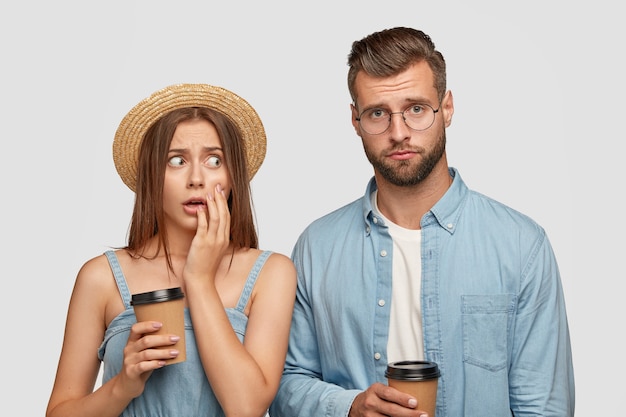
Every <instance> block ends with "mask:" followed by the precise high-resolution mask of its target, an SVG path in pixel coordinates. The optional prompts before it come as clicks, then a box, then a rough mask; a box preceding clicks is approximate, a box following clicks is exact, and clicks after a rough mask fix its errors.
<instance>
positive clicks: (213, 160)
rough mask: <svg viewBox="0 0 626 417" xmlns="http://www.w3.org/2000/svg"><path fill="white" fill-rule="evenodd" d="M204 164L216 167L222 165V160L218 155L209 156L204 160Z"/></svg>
mask: <svg viewBox="0 0 626 417" xmlns="http://www.w3.org/2000/svg"><path fill="white" fill-rule="evenodd" d="M206 164H207V165H208V166H210V167H213V168H218V167H220V166H222V160H221V159H220V158H219V157H218V156H209V158H208V159H207V160H206Z"/></svg>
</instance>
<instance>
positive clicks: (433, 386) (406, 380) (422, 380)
mask: <svg viewBox="0 0 626 417" xmlns="http://www.w3.org/2000/svg"><path fill="white" fill-rule="evenodd" d="M439 376H440V372H439V366H437V364H436V363H435V362H427V361H400V362H392V363H389V364H388V365H387V370H386V371H385V377H387V381H388V385H389V386H390V387H393V388H395V389H397V390H398V391H402V392H406V393H407V394H411V395H412V396H413V397H415V398H416V399H417V408H418V409H420V410H424V411H426V412H427V413H428V417H435V405H436V404H437V383H438V382H439Z"/></svg>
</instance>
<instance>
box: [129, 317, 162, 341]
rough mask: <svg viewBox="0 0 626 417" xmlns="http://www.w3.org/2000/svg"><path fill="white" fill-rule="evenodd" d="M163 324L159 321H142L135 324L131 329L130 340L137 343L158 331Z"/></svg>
mask: <svg viewBox="0 0 626 417" xmlns="http://www.w3.org/2000/svg"><path fill="white" fill-rule="evenodd" d="M161 327H163V324H162V323H160V322H158V321H140V322H137V323H135V324H133V325H132V326H131V328H130V335H129V336H128V339H129V340H132V341H137V340H139V339H140V338H141V337H142V336H143V335H145V334H149V333H154V332H156V331H158V330H159V329H160V328H161Z"/></svg>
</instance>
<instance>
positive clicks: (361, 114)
mask: <svg viewBox="0 0 626 417" xmlns="http://www.w3.org/2000/svg"><path fill="white" fill-rule="evenodd" d="M416 105H417V106H426V107H430V109H431V110H432V111H433V121H432V122H431V123H430V125H428V127H426V128H424V129H415V128H413V127H411V126H409V124H408V123H407V122H406V117H404V113H405V112H406V111H407V110H408V109H410V108H411V107H413V106H416ZM375 109H377V107H374V108H371V109H365V110H363V111H362V112H361V113H360V114H359V116H358V117H355V118H354V120H356V121H357V122H359V126H360V127H361V129H363V131H365V133H367V134H368V135H373V136H376V135H382V134H383V133H385V132H386V131H388V130H389V128H390V127H391V116H393V115H394V114H401V115H402V121H403V122H404V124H405V125H406V127H408V128H409V129H411V130H414V131H416V132H423V131H425V130H428V129H430V128H431V127H432V126H433V125H434V124H435V119H436V118H437V113H439V110H441V102H439V107H437V108H436V109H435V108H433V106H431V105H430V104H426V103H422V104H418V103H414V104H410V105H408V106H406V107H405V109H404V110H402V111H393V112H389V119H388V125H387V127H386V128H385V130H383V131H382V132H380V133H370V132H368V131H367V130H365V128H364V127H363V125H362V124H361V116H363V114H364V113H365V112H366V111H370V110H375ZM381 110H384V109H381ZM385 111H386V110H385Z"/></svg>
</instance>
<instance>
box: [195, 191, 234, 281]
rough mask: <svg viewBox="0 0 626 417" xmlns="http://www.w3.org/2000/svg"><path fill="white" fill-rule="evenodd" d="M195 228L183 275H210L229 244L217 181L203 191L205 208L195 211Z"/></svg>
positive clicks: (226, 217)
mask: <svg viewBox="0 0 626 417" xmlns="http://www.w3.org/2000/svg"><path fill="white" fill-rule="evenodd" d="M197 216H198V228H197V229H196V235H195V236H194V238H193V240H192V242H191V248H190V249H189V254H188V256H187V263H186V264H185V270H184V275H185V279H187V278H193V277H202V276H206V277H209V278H213V277H214V275H215V271H216V270H217V267H218V266H219V264H220V261H221V259H222V256H223V255H224V253H225V251H226V249H227V248H228V246H229V244H230V211H229V210H228V201H227V199H226V195H225V193H224V190H223V189H222V187H221V185H220V184H218V185H217V186H216V187H215V191H214V192H213V193H211V192H210V193H208V194H207V205H206V211H205V210H204V208H199V210H198V212H197Z"/></svg>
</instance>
